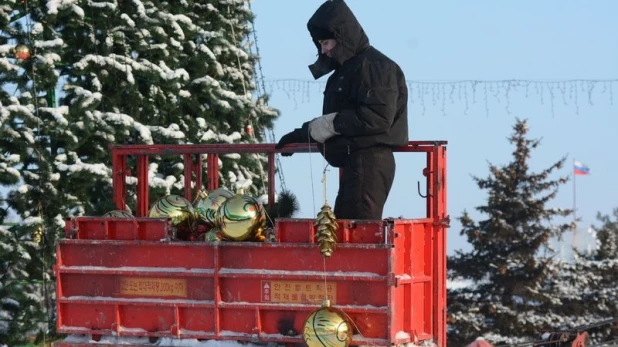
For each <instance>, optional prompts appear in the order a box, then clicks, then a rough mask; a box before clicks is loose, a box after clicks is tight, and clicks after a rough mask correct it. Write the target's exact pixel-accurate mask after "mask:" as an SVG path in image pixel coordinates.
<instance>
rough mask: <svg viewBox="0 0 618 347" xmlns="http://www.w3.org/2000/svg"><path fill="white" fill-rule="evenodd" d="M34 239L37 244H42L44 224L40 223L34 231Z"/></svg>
mask: <svg viewBox="0 0 618 347" xmlns="http://www.w3.org/2000/svg"><path fill="white" fill-rule="evenodd" d="M32 241H34V243H36V244H37V245H40V244H41V242H43V226H42V225H40V226H39V227H38V228H36V229H35V230H34V231H33V232H32Z"/></svg>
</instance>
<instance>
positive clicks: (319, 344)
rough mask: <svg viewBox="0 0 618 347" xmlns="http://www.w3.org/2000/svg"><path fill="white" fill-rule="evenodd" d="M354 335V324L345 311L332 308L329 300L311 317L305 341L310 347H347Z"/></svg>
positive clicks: (307, 325)
mask: <svg viewBox="0 0 618 347" xmlns="http://www.w3.org/2000/svg"><path fill="white" fill-rule="evenodd" d="M352 335H353V330H352V324H351V323H350V322H349V320H348V319H347V318H346V316H345V314H344V313H343V311H341V310H339V309H336V308H333V307H331V306H330V302H329V301H328V300H325V301H324V304H323V305H322V307H321V308H320V309H318V310H317V311H315V312H313V313H312V314H311V315H309V318H307V320H306V321H305V326H304V329H303V340H305V343H306V344H307V345H308V346H309V347H347V346H349V345H350V342H352Z"/></svg>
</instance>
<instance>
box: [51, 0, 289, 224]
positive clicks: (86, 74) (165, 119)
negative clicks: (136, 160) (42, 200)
mask: <svg viewBox="0 0 618 347" xmlns="http://www.w3.org/2000/svg"><path fill="white" fill-rule="evenodd" d="M80 5H81V14H82V15H81V16H75V15H73V14H66V17H64V18H62V19H60V18H59V20H58V23H63V24H62V28H61V29H59V30H60V31H61V32H62V37H63V39H64V40H65V42H66V45H67V47H68V48H70V49H71V50H70V49H67V52H66V54H65V56H64V57H63V58H64V59H63V61H65V62H66V63H67V65H69V66H71V68H70V69H67V73H66V76H67V83H66V84H65V85H64V89H65V91H66V95H65V97H64V98H63V99H62V104H64V105H67V106H70V107H69V110H70V111H69V112H70V118H71V119H72V120H74V121H73V122H72V131H73V132H74V133H75V134H76V135H77V137H78V138H79V139H80V141H79V143H78V144H77V146H74V147H67V148H66V152H63V153H61V154H59V155H58V156H57V157H56V159H57V162H59V163H62V168H63V171H64V172H65V174H66V180H63V181H64V182H65V184H63V186H62V188H63V191H65V192H67V193H68V192H70V194H71V195H73V196H76V197H78V200H79V201H81V202H82V203H83V206H81V209H82V211H81V212H82V213H86V214H102V213H104V212H106V211H108V210H110V209H113V205H112V203H111V202H112V200H111V198H112V195H111V180H110V177H111V172H110V169H109V167H110V163H111V156H110V154H109V150H108V146H109V145H111V144H127V143H138V144H195V143H221V142H227V143H239V142H255V141H261V137H260V134H261V133H262V130H263V129H264V128H268V127H272V121H273V119H274V117H276V115H277V113H276V112H275V111H274V110H272V109H270V108H268V107H267V106H265V100H264V99H255V98H252V97H251V94H250V92H251V91H253V90H254V89H255V85H254V84H253V83H252V82H251V81H252V79H253V75H254V73H255V69H254V62H255V59H257V57H255V56H253V55H251V54H250V52H249V47H248V46H247V44H248V43H247V38H248V36H249V33H250V29H251V22H252V20H253V18H252V14H251V12H250V11H248V9H247V7H246V5H245V4H244V1H214V0H213V1H206V2H194V3H193V2H169V3H167V2H152V1H145V2H139V1H131V2H118V3H117V2H98V3H95V2H83V3H80ZM249 122H251V123H252V125H253V126H254V127H255V134H256V135H257V137H253V136H251V135H250V134H248V133H246V132H245V129H246V125H247V124H249ZM221 162H222V165H221V169H220V170H221V176H220V177H221V182H220V183H221V184H223V185H225V186H228V187H230V188H232V186H231V183H233V182H234V181H237V180H239V179H253V183H254V185H253V187H252V191H253V193H258V190H257V184H258V183H259V181H260V179H257V180H256V178H261V177H260V173H261V172H263V171H264V167H263V165H264V163H263V161H261V160H259V158H258V157H257V156H253V155H251V156H250V155H246V156H240V155H228V156H223V157H222V158H221ZM204 163H205V161H204ZM183 165H184V164H183V158H182V157H180V156H178V157H169V156H168V157H163V158H151V162H150V167H149V168H150V177H151V178H150V179H151V190H152V191H151V194H150V196H151V199H152V200H154V199H156V198H159V197H161V196H163V195H164V194H170V193H179V191H180V189H182V188H183V187H184V176H183V175H182V172H183V171H182V170H183V167H184V166H183ZM265 178H266V177H264V179H265ZM75 182H79V184H78V185H76V184H75ZM128 182H129V183H132V182H133V183H134V182H135V181H134V180H129V181H128ZM260 186H261V185H260Z"/></svg>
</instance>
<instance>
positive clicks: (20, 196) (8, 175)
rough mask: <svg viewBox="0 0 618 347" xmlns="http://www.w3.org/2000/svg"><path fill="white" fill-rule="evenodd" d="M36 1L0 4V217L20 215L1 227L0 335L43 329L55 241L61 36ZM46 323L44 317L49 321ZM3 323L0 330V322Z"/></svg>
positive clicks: (11, 338)
mask: <svg viewBox="0 0 618 347" xmlns="http://www.w3.org/2000/svg"><path fill="white" fill-rule="evenodd" d="M39 6H43V8H44V6H45V3H42V4H41V3H36V2H35V3H29V2H27V1H25V2H24V1H19V2H16V1H2V3H1V4H0V18H1V19H0V24H1V28H0V29H1V32H0V36H2V37H3V38H2V39H1V40H2V46H0V83H1V84H2V91H1V92H0V102H1V103H2V107H0V122H1V125H2V127H1V129H0V132H1V133H2V135H1V136H0V149H1V151H0V153H2V154H1V155H0V157H1V158H0V184H2V185H3V186H4V187H5V189H8V193H7V196H6V199H5V203H6V204H5V206H4V211H5V212H4V215H3V217H4V216H6V211H8V210H9V209H11V210H13V211H14V212H15V213H16V214H17V215H18V217H19V218H20V219H21V221H20V222H19V223H18V224H17V225H15V226H13V227H11V228H10V229H8V228H3V229H2V231H0V245H1V246H0V248H2V253H1V256H0V292H2V293H1V294H2V295H0V298H2V299H1V300H0V301H1V303H0V304H1V305H0V316H2V318H0V319H2V323H5V325H2V324H0V336H2V335H3V334H5V335H4V336H2V338H1V339H4V340H6V341H8V342H9V343H18V342H21V341H23V340H24V339H25V338H26V337H27V336H28V335H32V334H35V333H36V332H37V330H39V329H43V330H47V324H45V323H46V322H47V316H46V314H45V312H46V311H47V308H48V307H49V304H50V302H49V301H48V300H46V299H49V298H50V295H47V296H45V295H43V294H44V293H46V292H47V293H48V291H47V289H48V288H47V287H46V286H45V284H46V283H47V284H51V283H50V282H49V279H50V277H49V276H50V272H51V264H50V259H49V257H50V256H51V255H52V254H53V252H54V246H53V244H54V240H55V238H56V236H57V235H58V233H59V231H60V230H61V226H62V225H64V222H63V221H62V218H61V217H60V216H61V215H63V214H64V212H65V211H64V210H63V209H62V206H63V203H62V200H61V199H60V198H59V195H58V191H57V189H56V183H57V179H58V177H57V176H56V175H54V173H53V170H52V164H51V162H50V148H51V146H52V145H53V139H54V138H61V137H63V136H66V134H65V133H63V129H64V128H65V126H66V125H67V124H68V122H67V120H66V119H65V117H64V116H65V115H66V111H67V109H66V108H57V107H55V104H54V103H55V97H54V91H55V88H56V85H57V83H58V73H57V71H56V63H57V62H58V61H59V59H60V52H61V48H62V40H61V39H60V38H59V37H58V36H57V33H56V32H55V31H54V30H53V27H51V26H50V25H49V24H50V23H49V22H48V18H47V14H46V12H44V11H41V8H39ZM49 323H51V322H49ZM2 327H3V328H4V329H3V328H2Z"/></svg>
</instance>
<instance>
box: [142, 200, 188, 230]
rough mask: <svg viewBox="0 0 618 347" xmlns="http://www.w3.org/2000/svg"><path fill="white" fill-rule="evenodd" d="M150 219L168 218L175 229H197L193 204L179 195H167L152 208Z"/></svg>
mask: <svg viewBox="0 0 618 347" xmlns="http://www.w3.org/2000/svg"><path fill="white" fill-rule="evenodd" d="M149 217H151V218H167V219H168V220H169V222H170V224H171V225H173V226H175V227H181V226H182V227H188V228H189V229H190V230H194V229H195V211H194V210H193V206H191V202H189V200H187V199H185V198H183V197H182V196H179V195H166V196H164V197H162V198H161V199H159V200H158V201H157V202H155V203H154V205H152V207H151V208H150V213H149Z"/></svg>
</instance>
